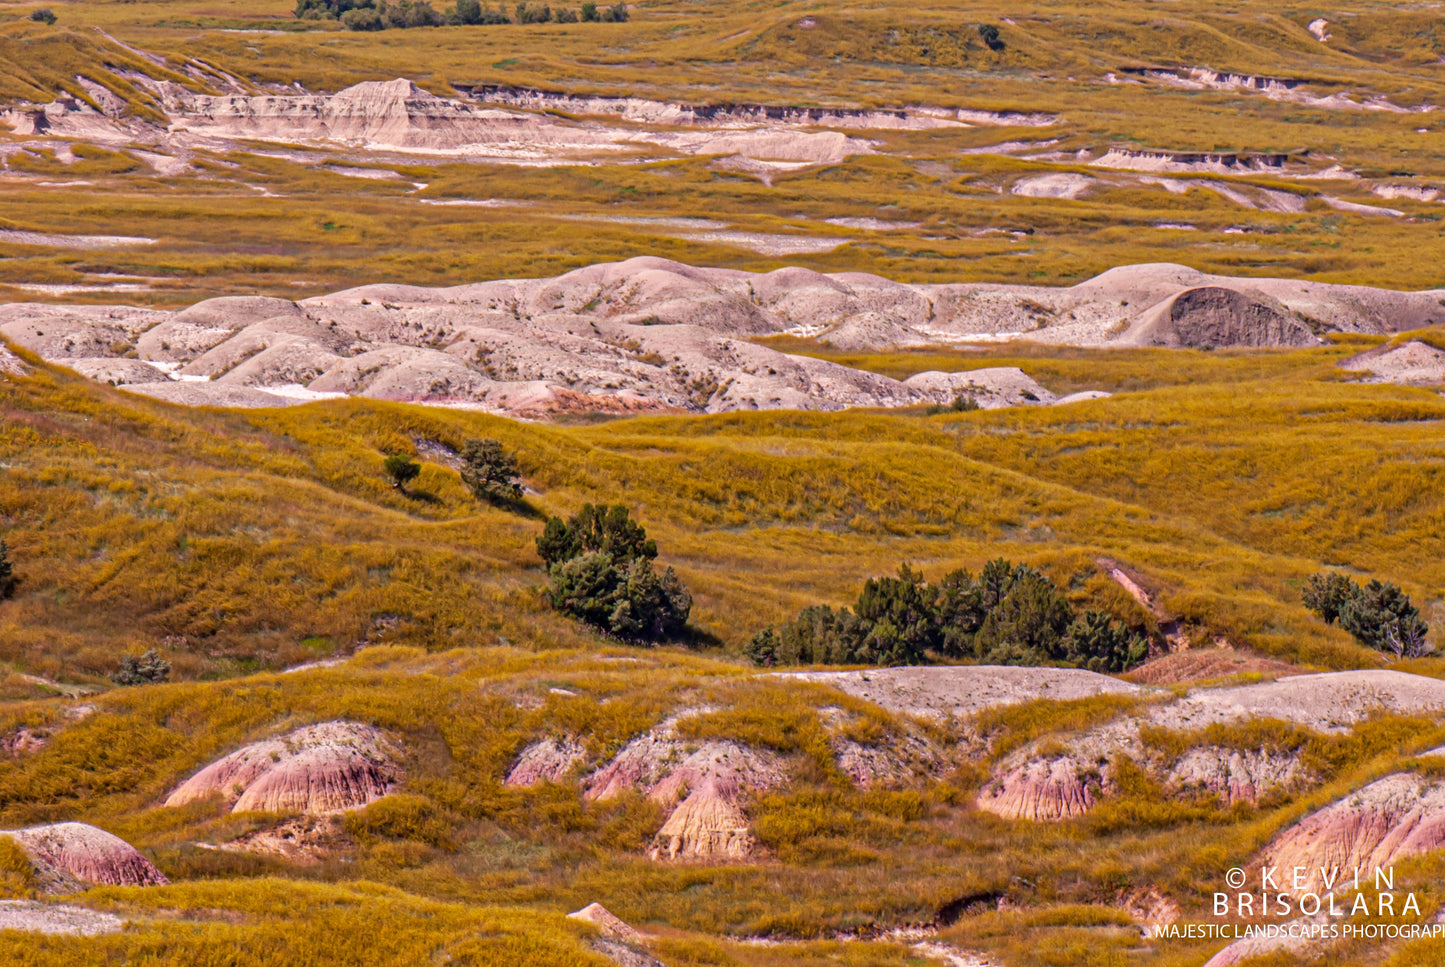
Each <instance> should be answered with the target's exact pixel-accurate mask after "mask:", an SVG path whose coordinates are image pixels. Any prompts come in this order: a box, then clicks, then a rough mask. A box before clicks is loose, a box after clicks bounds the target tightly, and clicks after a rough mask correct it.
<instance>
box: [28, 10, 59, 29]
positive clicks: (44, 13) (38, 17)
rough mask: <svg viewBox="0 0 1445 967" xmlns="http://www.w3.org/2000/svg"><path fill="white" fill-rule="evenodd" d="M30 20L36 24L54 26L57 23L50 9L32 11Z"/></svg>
mask: <svg viewBox="0 0 1445 967" xmlns="http://www.w3.org/2000/svg"><path fill="white" fill-rule="evenodd" d="M30 19H31V20H33V21H35V22H36V23H43V24H45V25H46V26H52V25H54V23H55V13H54V12H53V11H52V10H50V8H48V7H41V8H40V9H39V10H32V11H30Z"/></svg>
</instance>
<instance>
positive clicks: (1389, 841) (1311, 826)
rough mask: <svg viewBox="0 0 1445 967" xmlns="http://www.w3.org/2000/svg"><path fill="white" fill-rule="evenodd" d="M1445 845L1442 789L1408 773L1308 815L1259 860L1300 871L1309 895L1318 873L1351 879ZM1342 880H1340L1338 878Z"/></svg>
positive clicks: (1317, 881)
mask: <svg viewBox="0 0 1445 967" xmlns="http://www.w3.org/2000/svg"><path fill="white" fill-rule="evenodd" d="M1442 845H1445V783H1442V782H1433V783H1432V782H1428V781H1426V780H1424V779H1422V778H1421V777H1419V776H1416V775H1412V774H1409V773H1396V774H1395V775H1391V776H1386V777H1385V778H1383V779H1380V780H1377V781H1375V782H1372V783H1370V784H1369V785H1368V786H1365V787H1364V788H1362V789H1359V790H1356V791H1355V792H1353V793H1351V794H1349V795H1348V796H1345V797H1344V798H1343V799H1340V800H1338V801H1337V802H1334V803H1331V804H1330V805H1328V806H1326V807H1325V808H1323V809H1321V810H1318V811H1317V812H1314V813H1311V814H1310V815H1309V816H1306V817H1305V818H1304V819H1302V820H1300V821H1299V822H1298V823H1296V824H1295V825H1294V826H1292V827H1290V828H1289V829H1287V830H1285V831H1284V832H1283V833H1281V834H1280V836H1279V837H1278V838H1277V839H1276V840H1275V841H1274V842H1273V843H1272V844H1270V847H1269V848H1268V849H1267V850H1266V851H1265V853H1264V856H1263V858H1262V860H1261V864H1262V865H1264V866H1277V867H1279V868H1281V869H1293V868H1295V867H1301V866H1302V867H1304V868H1305V869H1306V870H1307V871H1309V872H1308V876H1309V886H1308V889H1311V890H1314V889H1319V888H1320V887H1321V883H1320V881H1321V875H1320V870H1321V868H1323V869H1324V870H1326V871H1329V870H1332V869H1339V870H1343V871H1347V872H1348V876H1349V877H1350V878H1351V879H1352V878H1353V875H1354V872H1353V871H1354V869H1355V867H1359V868H1360V870H1361V876H1362V877H1364V876H1372V875H1373V873H1374V870H1375V868H1376V867H1382V868H1383V867H1389V866H1391V865H1392V864H1394V863H1397V862H1399V861H1400V860H1403V859H1405V858H1406V857H1410V856H1417V855H1419V854H1421V853H1428V852H1431V851H1433V850H1437V849H1440V848H1441V846H1442ZM1342 875H1344V874H1342Z"/></svg>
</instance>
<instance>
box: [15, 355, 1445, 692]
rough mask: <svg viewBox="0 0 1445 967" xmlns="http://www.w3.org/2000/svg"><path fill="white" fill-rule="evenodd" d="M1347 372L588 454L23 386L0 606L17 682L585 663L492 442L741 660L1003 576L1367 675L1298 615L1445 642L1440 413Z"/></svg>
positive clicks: (410, 415)
mask: <svg viewBox="0 0 1445 967" xmlns="http://www.w3.org/2000/svg"><path fill="white" fill-rule="evenodd" d="M1357 349H1358V347H1353V348H1352V347H1346V346H1337V347H1329V348H1324V349H1318V350H1307V351H1299V352H1289V353H1279V352H1263V353H1260V352H1256V353H1225V352H1216V353H1194V352H1182V351H1179V352H1175V351H1131V352H1118V351H1109V352H1098V353H1086V352H1080V351H1076V350H1060V351H1043V350H1040V351H1038V352H1037V353H1036V354H1034V355H1027V356H1024V357H1022V358H1012V359H1011V361H1013V362H1016V363H1018V364H1019V365H1022V366H1023V367H1024V368H1025V369H1026V370H1029V371H1030V372H1031V373H1032V374H1033V375H1035V376H1036V377H1037V378H1039V379H1040V380H1041V381H1042V382H1044V384H1045V385H1046V386H1049V387H1050V388H1054V389H1060V390H1067V389H1071V388H1073V387H1075V386H1079V385H1088V386H1091V387H1095V388H1129V389H1131V390H1132V391H1131V392H1127V393H1121V394H1119V395H1117V396H1115V397H1113V398H1111V399H1105V400H1097V401H1092V402H1086V403H1078V404H1072V405H1067V406H1062V407H1057V408H1025V409H1012V410H998V411H990V412H975V413H965V414H952V415H941V416H933V417H928V416H925V415H923V414H922V413H921V412H903V413H870V412H859V411H851V412H844V413H838V414H799V413H790V414H777V413H773V414H730V415H726V416H716V417H707V418H682V417H664V418H651V419H632V420H622V421H617V422H611V423H602V424H595V425H574V426H555V425H554V426H542V425H529V424H521V423H515V422H510V421H506V420H501V419H497V418H493V417H487V416H483V415H479V414H475V413H467V412H463V411H458V410H446V409H437V408H422V407H410V406H403V405H389V404H377V403H369V402H362V401H357V400H351V401H336V402H326V403H318V404H312V405H308V406H305V407H296V408H292V409H288V410H280V411H254V412H248V413H227V412H218V411H206V410H187V409H183V408H177V407H171V406H167V405H164V404H160V403H156V402H152V401H149V400H146V399H143V398H138V397H133V396H129V395H126V394H123V393H120V392H117V391H115V390H110V389H108V388H105V387H101V386H97V385H95V384H93V383H90V382H88V381H85V380H83V379H80V378H78V377H75V376H73V375H70V374H68V373H67V372H66V371H63V370H58V369H51V368H47V367H45V366H43V365H41V364H36V363H32V364H31V365H32V368H33V370H34V374H33V375H32V376H30V377H28V378H10V379H5V380H4V381H0V410H3V413H4V416H5V419H4V421H3V424H0V460H3V461H4V462H5V463H6V465H7V472H6V474H5V476H4V478H3V481H0V520H3V523H4V531H5V535H6V539H7V540H8V541H9V544H10V548H11V559H12V560H13V561H14V563H15V569H16V574H17V575H18V576H19V577H20V579H21V584H20V585H19V588H18V590H17V593H16V595H15V598H14V600H13V601H10V602H8V603H6V604H5V605H3V606H0V628H3V634H0V642H4V645H3V649H4V654H3V657H4V658H6V659H8V660H11V661H14V662H17V663H19V664H20V665H21V666H23V667H25V668H27V669H29V670H32V671H37V672H40V673H43V674H49V675H52V676H55V675H59V674H61V673H62V671H63V672H64V673H65V674H66V675H69V676H78V678H79V679H86V678H92V679H93V677H94V676H102V675H105V674H108V673H109V672H110V671H112V670H113V669H114V667H115V663H116V662H117V661H118V659H119V656H120V655H121V653H122V652H125V651H132V652H134V651H139V650H143V649H145V648H149V647H160V648H161V649H162V652H163V653H165V654H167V656H168V657H172V658H173V660H174V661H176V662H177V666H178V673H180V674H184V675H186V676H192V675H214V674H229V673H234V672H236V671H241V670H245V669H247V668H253V667H279V666H284V665H287V664H295V663H298V662H301V661H304V660H307V659H309V658H312V657H324V656H329V655H331V654H333V653H346V652H349V651H350V650H352V649H353V648H355V647H358V646H360V645H363V644H378V643H395V644H408V645H420V646H423V647H427V648H433V649H435V648H449V647H457V646H466V645H489V644H498V643H501V644H505V643H508V642H511V643H516V644H519V645H523V646H526V647H533V648H547V647H577V646H580V645H582V644H584V643H586V642H587V641H589V640H591V639H590V636H589V635H588V634H587V633H585V632H583V631H581V630H579V629H578V627H577V626H575V625H573V624H572V623H570V622H568V621H566V620H564V619H562V618H561V617H559V616H558V615H556V614H554V613H553V612H551V611H550V610H548V609H547V608H546V606H545V605H544V603H543V601H542V598H541V595H540V589H541V587H542V586H543V585H544V584H545V580H546V577H545V574H544V572H543V570H542V569H541V561H540V559H538V558H537V556H536V549H535V546H534V539H535V537H536V536H537V534H538V533H540V530H541V523H540V520H538V519H536V518H529V517H528V516H526V515H522V514H515V513H508V512H505V511H502V510H497V509H493V508H490V507H487V506H484V505H479V504H477V503H476V502H475V501H474V500H473V499H472V498H471V496H470V494H469V493H468V492H467V491H466V490H465V488H464V487H463V486H462V484H461V482H460V480H459V478H458V476H457V473H456V471H455V470H454V469H452V468H451V467H450V466H447V465H446V463H447V461H448V460H449V459H450V458H449V457H448V456H447V454H448V452H449V451H455V450H458V449H459V448H460V447H461V445H462V443H463V442H464V441H465V440H466V439H468V438H473V437H483V436H489V437H496V438H498V439H500V440H501V441H502V442H503V444H504V445H505V447H506V448H507V449H508V450H511V451H513V452H515V453H516V455H517V457H518V460H519V463H520V467H521V471H522V474H523V478H524V482H525V483H526V484H527V485H528V486H529V487H530V488H532V490H533V491H534V492H535V493H534V494H533V495H532V496H529V497H528V498H527V499H528V502H529V505H530V506H531V507H532V508H533V510H534V511H536V512H538V513H541V512H546V513H570V512H573V511H575V510H576V509H577V508H578V507H579V506H580V505H581V504H583V503H584V502H596V503H611V502H617V501H621V502H623V503H625V504H626V505H628V507H629V508H630V509H631V510H632V513H633V516H634V517H635V518H637V519H639V520H641V521H642V522H643V523H644V524H645V526H646V527H647V528H648V530H649V532H650V533H651V534H652V535H653V536H655V537H656V538H657V539H658V543H659V546H660V547H661V548H662V562H663V563H667V564H671V565H673V566H675V567H676V568H677V569H678V571H679V574H680V575H681V577H682V578H683V580H684V581H685V582H686V584H687V585H688V586H689V587H690V588H691V589H692V591H693V594H694V596H695V598H696V605H695V607H694V609H693V625H694V626H695V628H696V629H697V632H698V635H699V636H700V637H699V643H706V642H709V641H713V642H715V643H716V645H718V646H720V647H721V648H722V649H723V651H724V652H725V653H735V652H736V649H737V648H738V647H739V646H740V645H741V643H742V642H744V641H746V640H747V639H748V638H749V637H750V636H751V635H752V634H753V633H754V632H756V631H757V630H759V629H760V628H762V627H763V626H765V625H767V624H773V623H776V622H778V621H780V620H781V619H783V618H785V617H787V616H790V615H791V614H793V613H795V612H796V611H797V610H798V609H799V608H800V607H803V606H805V605H808V604H813V603H819V602H827V603H839V602H842V601H844V600H849V599H851V597H852V596H853V595H854V594H855V593H856V589H857V587H858V585H859V584H860V583H861V582H862V580H863V579H864V578H866V577H869V576H873V575H877V574H884V573H891V572H892V571H894V570H896V568H897V565H898V564H901V563H910V564H912V565H913V566H915V567H916V568H920V569H922V570H923V571H924V572H925V574H926V575H928V576H930V577H937V576H938V575H939V574H941V573H942V572H943V571H945V570H950V569H952V568H954V567H957V566H960V565H965V566H968V567H970V568H972V569H975V570H976V569H977V568H978V567H979V566H980V565H981V564H982V563H983V562H984V561H986V560H990V559H992V558H995V557H999V556H1004V557H1008V558H1010V559H1012V560H1018V561H1023V562H1027V563H1033V564H1036V565H1039V566H1042V567H1043V568H1044V569H1045V570H1046V571H1048V572H1050V573H1051V574H1052V575H1053V576H1054V578H1055V579H1056V580H1057V581H1058V582H1059V583H1060V585H1061V586H1064V587H1068V586H1070V585H1072V586H1073V587H1075V588H1076V589H1077V588H1084V589H1085V593H1091V594H1092V593H1110V592H1107V587H1108V586H1109V585H1108V582H1107V581H1104V580H1103V579H1102V578H1099V577H1097V575H1096V568H1095V565H1094V560H1095V559H1096V558H1098V557H1100V556H1106V557H1109V558H1113V559H1115V560H1118V561H1120V562H1122V563H1124V564H1125V565H1126V566H1128V567H1130V568H1132V569H1134V570H1136V571H1137V572H1138V573H1140V574H1141V575H1143V576H1144V578H1145V579H1146V580H1147V582H1148V583H1149V584H1150V585H1151V590H1154V591H1156V594H1157V596H1158V597H1159V599H1160V601H1161V603H1162V605H1163V607H1164V608H1165V609H1166V610H1168V611H1169V612H1171V613H1173V614H1175V615H1178V616H1179V617H1181V618H1182V619H1183V620H1184V622H1185V623H1186V625H1190V626H1193V627H1194V628H1195V635H1194V637H1195V640H1199V641H1203V640H1208V639H1209V638H1211V637H1214V636H1224V637H1227V638H1228V639H1229V640H1230V641H1232V642H1234V643H1236V644H1239V645H1244V646H1251V647H1254V648H1256V649H1259V650H1261V651H1264V652H1267V653H1269V654H1271V655H1275V656H1279V657H1283V658H1286V659H1290V660H1294V661H1297V662H1301V663H1304V664H1308V665H1315V666H1319V667H1355V666H1360V665H1367V664H1370V663H1373V662H1375V661H1377V660H1378V659H1377V658H1376V657H1375V656H1373V655H1371V654H1370V653H1368V652H1366V651H1363V650H1361V649H1359V648H1357V647H1356V646H1355V645H1353V644H1352V643H1351V642H1350V640H1349V638H1348V636H1346V635H1345V634H1344V633H1343V632H1340V631H1338V629H1335V628H1332V627H1327V626H1325V625H1324V624H1322V623H1321V622H1319V621H1318V620H1317V619H1315V618H1314V617H1313V616H1311V615H1310V614H1309V613H1308V612H1306V611H1305V609H1304V608H1303V607H1302V606H1301V604H1300V592H1301V588H1302V586H1303V582H1304V580H1305V578H1307V577H1308V576H1309V575H1310V574H1312V573H1314V572H1316V571H1318V570H1319V569H1320V568H1321V567H1322V566H1339V567H1345V568H1349V569H1352V570H1354V571H1357V572H1359V573H1362V574H1368V575H1370V576H1378V577H1380V578H1382V579H1386V580H1393V581H1396V582H1397V583H1400V584H1402V585H1403V586H1404V588H1405V589H1406V590H1407V591H1408V592H1409V593H1411V594H1412V596H1413V597H1414V598H1415V600H1416V601H1417V602H1420V603H1421V604H1422V606H1423V608H1424V610H1425V615H1424V616H1425V617H1426V619H1427V620H1432V619H1433V616H1432V614H1431V613H1430V608H1431V607H1432V605H1434V604H1435V602H1436V594H1437V592H1436V590H1435V589H1438V588H1439V587H1440V586H1441V584H1442V583H1445V574H1442V572H1441V564H1440V561H1441V554H1440V542H1441V537H1440V535H1441V534H1442V533H1445V527H1442V512H1445V511H1442V506H1441V500H1440V496H1439V495H1440V493H1441V492H1442V487H1441V486H1440V477H1441V474H1442V465H1441V454H1440V451H1439V432H1438V428H1439V421H1440V420H1441V419H1442V417H1445V404H1442V403H1441V401H1440V398H1439V396H1438V395H1437V394H1434V393H1432V392H1429V391H1426V390H1414V389H1403V388H1398V387H1383V386H1363V385H1359V384H1355V383H1348V382H1344V381H1342V380H1340V379H1339V377H1338V375H1337V372H1336V370H1335V369H1334V365H1333V364H1334V363H1335V362H1337V361H1338V360H1339V359H1342V358H1345V357H1346V356H1348V355H1350V354H1351V353H1352V352H1354V351H1357ZM820 351H821V350H820ZM850 360H851V361H852V362H853V363H854V364H856V365H863V366H874V367H877V368H878V369H880V370H883V371H889V372H899V371H900V368H902V369H907V368H909V367H916V368H929V367H941V368H956V367H974V366H980V365H988V364H991V363H994V362H998V361H1000V360H999V359H997V358H992V357H991V355H990V354H983V353H980V354H967V355H964V356H958V355H955V356H945V357H929V356H920V357H917V358H913V357H877V358H860V357H850ZM393 452H405V453H416V454H418V455H419V457H420V459H421V462H422V467H423V469H422V473H421V476H420V478H419V479H418V480H417V481H415V482H414V483H413V484H412V485H411V486H410V487H409V488H408V489H409V491H411V493H409V494H404V493H402V492H399V491H397V490H395V489H393V488H391V487H390V486H389V485H388V483H387V481H386V480H385V478H384V476H383V474H382V472H381V467H382V463H383V460H384V456H385V454H388V453H393ZM1091 582H1092V583H1091ZM1088 588H1093V589H1095V590H1094V591H1088V590H1087V589H1088ZM1101 588H1102V589H1105V590H1099V589H1101ZM1118 597H1121V596H1120V595H1116V598H1118ZM1118 606H1119V607H1121V608H1125V609H1127V608H1128V607H1130V606H1131V605H1130V604H1129V603H1128V602H1127V600H1122V601H1120V602H1119V603H1118ZM1432 623H1433V624H1436V625H1437V626H1438V625H1439V624H1440V622H1439V621H1438V619H1435V620H1432Z"/></svg>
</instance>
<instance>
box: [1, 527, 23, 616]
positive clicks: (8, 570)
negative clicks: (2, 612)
mask: <svg viewBox="0 0 1445 967" xmlns="http://www.w3.org/2000/svg"><path fill="white" fill-rule="evenodd" d="M18 583H20V582H19V579H18V578H16V577H15V565H13V564H11V563H10V545H9V544H6V543H5V540H4V539H3V538H0V601H3V600H5V599H6V598H8V597H10V595H12V594H14V593H15V585H16V584H18Z"/></svg>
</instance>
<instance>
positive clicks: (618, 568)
mask: <svg viewBox="0 0 1445 967" xmlns="http://www.w3.org/2000/svg"><path fill="white" fill-rule="evenodd" d="M537 553H538V554H539V555H540V556H541V558H542V560H543V561H544V562H546V564H547V572H548V574H550V575H551V578H552V587H551V589H550V590H549V591H548V592H547V600H548V601H549V602H550V603H551V604H552V606H553V607H554V608H556V609H558V610H559V611H563V612H565V613H567V614H570V615H572V616H573V617H575V618H579V619H581V620H582V621H585V622H587V623H588V624H590V625H592V626H594V627H596V628H600V629H602V630H603V631H606V632H608V633H610V634H613V635H616V636H617V637H618V638H621V639H623V640H624V641H639V642H655V641H662V640H664V639H667V638H673V637H676V636H677V635H679V634H681V633H682V631H683V629H684V628H685V627H686V626H687V619H688V615H689V614H691V612H692V595H691V593H690V592H689V591H688V590H687V588H686V587H684V586H683V583H682V581H681V579H679V578H678V576H677V572H676V571H674V570H673V569H672V568H670V567H669V568H666V569H665V570H663V571H662V572H660V573H659V572H658V571H656V570H655V569H654V568H653V566H652V559H653V558H655V557H656V556H657V543H656V542H655V541H653V540H651V539H649V538H648V536H647V532H646V531H645V530H643V528H642V526H641V525H640V524H638V523H637V522H636V521H633V520H632V519H630V517H629V516H628V513H627V508H626V507H624V506H623V505H621V504H616V505H614V506H612V507H602V506H598V505H593V504H586V505H584V506H583V508H582V510H581V511H580V512H579V513H577V514H576V515H575V516H573V517H572V519H571V520H570V521H565V522H564V521H563V520H562V518H560V517H552V518H550V519H549V520H548V521H547V524H546V526H545V528H544V529H543V531H542V536H541V537H538V538H537Z"/></svg>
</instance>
